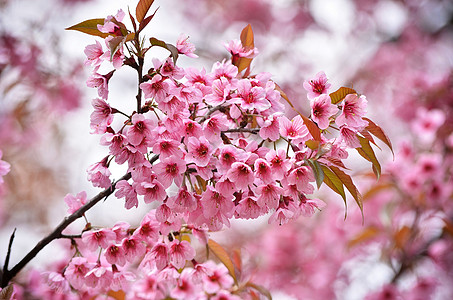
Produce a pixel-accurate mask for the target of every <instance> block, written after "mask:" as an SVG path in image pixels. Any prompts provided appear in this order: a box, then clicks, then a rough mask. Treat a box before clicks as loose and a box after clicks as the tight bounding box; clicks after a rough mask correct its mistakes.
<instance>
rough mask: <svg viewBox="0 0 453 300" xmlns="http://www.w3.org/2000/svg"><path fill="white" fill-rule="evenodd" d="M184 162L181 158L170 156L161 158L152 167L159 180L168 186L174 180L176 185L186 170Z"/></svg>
mask: <svg viewBox="0 0 453 300" xmlns="http://www.w3.org/2000/svg"><path fill="white" fill-rule="evenodd" d="M186 168H187V167H186V163H185V161H184V160H182V159H181V158H178V157H175V156H171V157H167V158H165V159H163V160H162V161H161V162H160V163H158V164H156V165H155V166H154V167H153V170H154V172H156V175H157V178H159V182H160V183H161V184H162V186H163V187H164V188H168V187H169V186H170V185H171V183H172V182H173V181H174V182H175V183H176V184H177V185H180V184H181V182H182V174H183V173H184V172H185V171H186Z"/></svg>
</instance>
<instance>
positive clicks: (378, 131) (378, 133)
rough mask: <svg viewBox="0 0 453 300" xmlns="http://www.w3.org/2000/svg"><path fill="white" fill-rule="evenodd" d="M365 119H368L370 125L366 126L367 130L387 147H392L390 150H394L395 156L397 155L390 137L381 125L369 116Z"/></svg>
mask: <svg viewBox="0 0 453 300" xmlns="http://www.w3.org/2000/svg"><path fill="white" fill-rule="evenodd" d="M363 119H364V120H365V121H368V126H367V127H365V129H366V130H368V131H369V132H370V133H371V134H372V135H374V136H375V137H377V138H378V139H380V140H381V141H383V142H384V143H385V144H386V145H387V147H389V148H390V151H392V154H393V156H395V153H394V152H393V147H392V142H391V141H390V139H389V138H388V136H387V134H385V132H384V130H382V128H381V127H379V126H378V125H376V123H374V122H373V121H371V120H370V119H368V118H365V117H364V118H363Z"/></svg>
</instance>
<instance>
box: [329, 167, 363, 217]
mask: <svg viewBox="0 0 453 300" xmlns="http://www.w3.org/2000/svg"><path fill="white" fill-rule="evenodd" d="M330 169H331V170H332V171H333V172H334V173H335V175H337V177H338V179H340V181H341V182H342V183H343V185H344V186H345V187H346V188H347V189H348V191H349V193H351V195H352V197H353V198H354V200H355V202H356V203H357V205H358V206H359V208H360V212H361V213H362V221H363V218H364V216H363V199H362V195H361V194H360V192H359V190H358V189H357V187H356V186H355V184H354V182H353V181H352V178H351V176H349V175H348V174H346V173H345V172H343V171H342V170H340V169H339V168H337V167H334V166H330Z"/></svg>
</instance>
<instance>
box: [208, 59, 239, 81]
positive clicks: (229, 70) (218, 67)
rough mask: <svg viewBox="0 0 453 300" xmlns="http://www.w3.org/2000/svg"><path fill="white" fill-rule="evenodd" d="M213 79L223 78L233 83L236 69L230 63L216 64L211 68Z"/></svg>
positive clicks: (236, 72)
mask: <svg viewBox="0 0 453 300" xmlns="http://www.w3.org/2000/svg"><path fill="white" fill-rule="evenodd" d="M212 73H213V79H219V78H221V77H225V78H226V79H228V81H230V82H233V81H234V78H236V76H237V75H238V68H237V67H236V66H235V65H233V64H232V63H231V62H230V61H223V62H220V61H218V62H216V63H214V65H213V66H212Z"/></svg>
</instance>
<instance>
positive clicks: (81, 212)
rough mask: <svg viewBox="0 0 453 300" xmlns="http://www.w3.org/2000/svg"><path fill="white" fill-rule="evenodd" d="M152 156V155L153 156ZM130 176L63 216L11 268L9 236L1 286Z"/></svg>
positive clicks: (4, 285) (128, 175)
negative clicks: (58, 222) (8, 265)
mask: <svg viewBox="0 0 453 300" xmlns="http://www.w3.org/2000/svg"><path fill="white" fill-rule="evenodd" d="M153 158H154V157H153ZM130 178H131V173H127V174H126V175H124V176H123V177H121V178H120V179H118V180H117V181H115V182H114V183H112V186H111V187H109V188H108V189H105V190H103V191H102V192H100V193H99V194H97V195H96V196H95V197H93V198H91V199H90V201H88V202H87V203H86V204H85V205H83V206H82V207H81V208H79V209H78V210H77V211H76V212H74V213H73V214H72V215H70V216H68V217H65V218H64V219H63V221H61V223H60V224H59V225H58V226H57V227H56V228H55V229H54V230H53V231H52V232H51V233H50V234H49V235H47V236H46V237H44V238H43V239H42V240H40V241H39V242H38V243H37V244H36V246H35V247H34V248H33V249H31V250H30V252H28V254H27V255H25V256H24V258H22V260H21V261H20V262H18V263H17V264H16V265H15V266H14V267H13V268H12V269H11V270H8V269H7V264H8V260H9V253H10V246H11V244H12V239H13V238H14V233H13V235H12V236H11V239H10V246H9V247H8V255H7V257H6V260H5V266H4V268H3V276H2V280H1V287H2V288H4V287H6V286H7V285H8V283H9V281H10V280H11V279H13V278H14V277H15V276H16V275H17V273H19V272H20V271H21V270H22V269H23V268H24V267H25V266H26V265H27V264H28V263H29V262H30V261H31V260H32V259H33V258H34V257H35V256H36V255H37V254H38V253H39V252H40V251H41V250H42V249H43V248H44V247H45V246H47V245H48V244H49V243H50V242H52V241H53V240H55V239H58V238H61V237H62V232H63V230H65V229H66V227H68V226H69V225H70V224H71V223H73V222H74V221H75V220H77V219H79V218H81V217H82V216H83V215H84V213H85V212H86V211H87V210H89V209H90V208H92V207H93V206H94V205H95V204H96V203H98V202H99V201H101V200H102V199H104V198H107V197H108V196H110V195H111V194H112V193H113V192H114V191H115V186H116V184H117V183H118V181H121V180H129V179H130Z"/></svg>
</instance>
